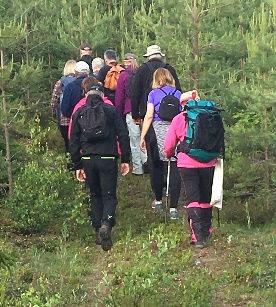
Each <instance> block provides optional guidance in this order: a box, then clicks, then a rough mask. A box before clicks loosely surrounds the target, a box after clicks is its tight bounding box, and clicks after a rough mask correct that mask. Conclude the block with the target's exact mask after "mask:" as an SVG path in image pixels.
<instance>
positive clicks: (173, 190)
mask: <svg viewBox="0 0 276 307" xmlns="http://www.w3.org/2000/svg"><path fill="white" fill-rule="evenodd" d="M151 162H152V163H151ZM149 163H150V164H149V169H150V179H151V186H152V189H153V192H154V194H155V199H156V200H158V201H161V200H162V196H163V191H164V188H166V184H167V174H168V162H165V161H161V160H157V161H149ZM169 180H170V182H169V194H170V207H171V208H176V207H177V204H178V200H179V196H180V189H181V178H180V175H179V171H178V168H177V165H176V161H171V166H170V178H169Z"/></svg>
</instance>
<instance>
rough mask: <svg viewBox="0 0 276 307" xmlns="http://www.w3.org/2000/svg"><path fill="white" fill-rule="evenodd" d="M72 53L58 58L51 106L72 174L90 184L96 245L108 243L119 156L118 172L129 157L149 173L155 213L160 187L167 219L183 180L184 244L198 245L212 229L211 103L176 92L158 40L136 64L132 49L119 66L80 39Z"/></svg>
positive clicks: (216, 133) (216, 122)
mask: <svg viewBox="0 0 276 307" xmlns="http://www.w3.org/2000/svg"><path fill="white" fill-rule="evenodd" d="M80 56H81V57H80V59H79V60H78V61H75V60H69V61H67V62H66V64H65V66H64V71H63V76H62V77H61V78H60V79H59V80H58V81H57V82H56V84H55V86H54V89H53V94H52V100H51V107H52V113H53V116H54V117H55V118H56V120H57V121H58V127H59V130H60V133H61V136H62V137H63V140H64V145H65V150H66V152H67V153H70V156H71V161H72V164H73V170H74V171H75V172H76V177H77V179H78V180H79V181H82V182H84V181H85V182H86V184H87V185H88V186H89V189H90V200H91V222H92V225H93V227H94V228H95V231H96V240H95V242H96V244H99V245H101V246H102V249H103V250H105V251H107V250H110V249H111V247H112V238H111V232H112V227H113V226H114V225H115V211H116V206H117V177H118V159H120V172H121V174H122V175H123V176H125V175H126V174H128V173H129V171H130V161H131V165H132V168H131V172H132V174H133V175H136V176H141V175H143V174H144V173H146V172H149V176H150V183H151V188H152V192H153V194H154V200H153V202H152V204H151V206H152V208H153V209H154V210H156V211H157V212H162V211H164V210H166V208H165V206H164V202H163V196H164V188H165V187H166V186H167V191H166V195H167V196H168V195H169V199H170V201H169V204H170V208H169V216H170V219H172V220H176V219H178V218H179V214H178V210H177V207H178V200H179V197H180V192H181V182H182V183H183V187H184V190H185V197H186V201H187V204H186V210H187V216H188V221H189V225H190V231H191V243H192V244H194V245H195V246H196V247H198V248H203V247H205V246H206V245H207V244H208V242H209V241H210V237H211V232H212V227H211V220H212V206H211V205H210V200H211V193H212V183H213V175H214V169H215V164H216V162H217V158H218V157H219V155H220V153H221V151H222V150H223V127H222V121H221V117H220V115H219V111H218V109H216V107H215V105H214V104H213V103H212V102H209V101H204V100H200V98H199V95H198V92H197V90H192V91H188V92H182V89H181V86H180V82H179V79H178V76H177V73H176V71H175V69H174V68H173V67H172V66H171V65H169V64H168V63H166V62H165V54H163V53H162V52H161V48H160V47H159V46H158V45H151V46H149V47H148V48H147V52H146V53H145V54H144V55H143V56H144V57H145V58H146V62H145V63H142V64H141V65H140V66H139V65H138V60H137V56H136V55H135V54H133V53H127V54H125V55H124V58H123V63H122V64H119V63H118V57H117V53H116V52H115V51H114V50H110V49H109V50H106V51H105V52H104V58H103V59H101V58H99V57H96V58H93V56H92V48H91V46H90V45H89V44H87V43H85V44H82V45H81V46H80ZM209 130H210V131H211V130H212V131H213V132H212V134H213V136H211V133H209ZM206 131H207V132H208V133H206ZM195 135H198V136H197V137H195ZM198 143H200V144H198ZM203 143H204V144H203ZM211 143H212V144H211ZM165 178H167V182H166V180H165Z"/></svg>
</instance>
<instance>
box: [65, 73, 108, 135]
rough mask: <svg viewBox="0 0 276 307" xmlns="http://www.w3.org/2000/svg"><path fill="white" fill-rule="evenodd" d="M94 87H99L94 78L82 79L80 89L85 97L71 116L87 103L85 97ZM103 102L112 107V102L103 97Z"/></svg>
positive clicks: (70, 127) (70, 126)
mask: <svg viewBox="0 0 276 307" xmlns="http://www.w3.org/2000/svg"><path fill="white" fill-rule="evenodd" d="M95 85H99V82H98V80H97V79H96V78H95V77H87V78H85V79H83V81H82V83H81V87H82V89H83V91H84V94H85V96H84V97H83V98H82V99H81V100H80V101H79V102H78V103H77V104H76V105H75V107H74V110H73V113H72V116H73V115H74V113H75V112H77V110H78V109H79V108H80V107H82V106H83V105H85V104H86V101H87V96H88V95H89V94H90V89H91V87H93V86H95ZM103 102H104V103H106V104H109V105H113V104H112V102H111V101H110V100H109V99H108V98H107V97H105V96H104V97H103ZM72 116H71V119H70V123H69V129H68V137H69V139H70V136H71V129H72Z"/></svg>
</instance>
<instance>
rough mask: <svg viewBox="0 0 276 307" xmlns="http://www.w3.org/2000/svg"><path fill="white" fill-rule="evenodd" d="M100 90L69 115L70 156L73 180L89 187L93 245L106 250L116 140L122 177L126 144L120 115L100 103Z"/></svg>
mask: <svg viewBox="0 0 276 307" xmlns="http://www.w3.org/2000/svg"><path fill="white" fill-rule="evenodd" d="M103 91H104V89H103V86H102V85H100V84H96V85H94V86H91V88H90V91H89V95H88V96H87V102H86V104H85V105H83V106H82V107H80V108H79V109H78V110H77V111H76V112H75V113H74V115H73V116H72V131H71V138H70V153H71V159H72V161H73V163H74V169H75V170H76V177H77V179H78V180H79V181H86V182H87V184H88V185H89V189H90V199H91V220H92V225H93V227H94V228H95V230H96V241H95V242H96V244H100V245H101V246H102V249H103V250H105V251H107V250H109V249H111V247H112V239H111V230H112V227H113V226H114V225H115V211H116V205H117V193H116V189H117V177H118V165H117V160H118V157H119V154H118V148H117V140H118V142H119V144H120V148H121V165H120V171H121V174H122V175H123V176H125V175H126V174H127V173H128V172H129V160H130V145H129V137H128V132H127V130H126V129H125V124H124V122H123V120H122V118H121V116H120V115H119V114H118V112H117V111H116V109H115V107H114V106H111V105H107V104H105V103H103V96H104V93H103Z"/></svg>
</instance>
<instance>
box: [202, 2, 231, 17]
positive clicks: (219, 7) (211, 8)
mask: <svg viewBox="0 0 276 307" xmlns="http://www.w3.org/2000/svg"><path fill="white" fill-rule="evenodd" d="M233 4H234V3H230V2H229V3H226V4H223V5H218V6H211V7H209V8H208V9H205V10H202V11H201V12H200V13H199V15H202V14H204V13H207V12H209V11H210V10H213V9H221V8H223V7H225V6H228V5H233Z"/></svg>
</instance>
